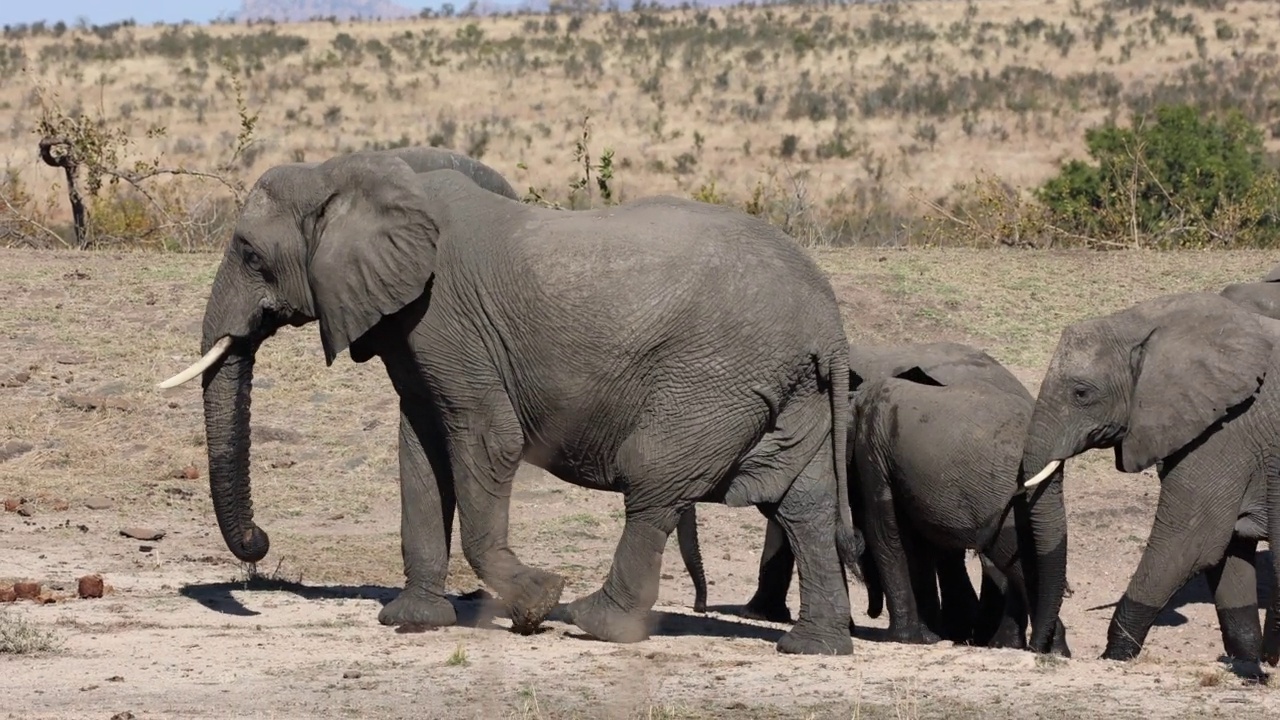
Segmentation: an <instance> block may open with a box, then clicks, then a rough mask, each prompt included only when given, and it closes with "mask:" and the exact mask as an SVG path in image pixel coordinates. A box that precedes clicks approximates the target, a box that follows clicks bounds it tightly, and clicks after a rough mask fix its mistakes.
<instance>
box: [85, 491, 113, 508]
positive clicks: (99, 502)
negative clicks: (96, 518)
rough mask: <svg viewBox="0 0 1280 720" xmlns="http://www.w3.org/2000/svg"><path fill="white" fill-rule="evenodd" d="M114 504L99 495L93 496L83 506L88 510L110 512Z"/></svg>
mask: <svg viewBox="0 0 1280 720" xmlns="http://www.w3.org/2000/svg"><path fill="white" fill-rule="evenodd" d="M113 505H114V503H112V502H111V501H110V500H108V499H107V498H104V497H102V496H101V495H94V496H93V497H91V498H89V499H88V500H85V501H84V506H85V507H87V508H89V509H90V510H110V509H111V508H112V506H113Z"/></svg>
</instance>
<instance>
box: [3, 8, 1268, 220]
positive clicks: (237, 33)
mask: <svg viewBox="0 0 1280 720" xmlns="http://www.w3.org/2000/svg"><path fill="white" fill-rule="evenodd" d="M1278 34H1280V17H1277V15H1276V13H1275V11H1274V7H1273V6H1272V4H1271V3H1269V2H1264V1H1261V0H1242V1H1240V2H1224V1H1222V0H1195V1H1194V2H1188V1H1183V0H1157V1H1156V2H1150V3H1147V2H1138V1H1137V0H1079V1H1073V2H1068V1H1067V0H1055V1H1053V2H1047V3H1045V2H1023V1H1013V0H1005V1H1002V2H968V3H962V2H951V1H948V2H943V1H941V0H928V1H923V2H908V3H894V4H852V5H847V6H828V7H823V6H817V5H812V6H788V7H771V8H759V9H752V8H722V9H712V10H703V11H695V10H672V11H664V12H655V11H646V12H645V13H643V14H637V13H618V14H598V15H589V16H585V17H581V18H571V17H570V16H567V15H561V16H558V17H552V18H548V17H545V16H525V17H520V16H511V17H484V18H450V19H441V18H437V19H429V20H412V21H397V22H381V23H359V22H347V23H326V22H319V23H305V24H287V25H276V26H261V25H258V26H252V27H244V26H225V25H224V26H212V27H202V28H196V27H189V28H174V27H159V28H156V27H116V28H113V29H112V28H100V29H97V30H96V31H90V30H84V31H80V30H68V31H66V32H65V33H64V34H62V35H61V36H59V37H54V36H53V34H52V33H51V32H46V33H44V34H41V35H38V36H31V35H22V36H18V35H17V34H16V33H10V34H9V35H8V36H6V37H5V38H4V39H3V40H0V109H2V110H4V111H6V112H7V114H8V115H10V116H11V117H12V120H11V122H10V126H9V127H8V128H7V129H6V130H7V132H6V133H5V134H4V135H3V137H0V158H3V159H5V160H6V161H7V162H8V164H9V165H10V167H11V168H12V169H15V170H17V171H19V172H20V173H21V174H22V177H23V178H24V180H25V182H26V183H27V184H28V185H29V186H30V188H31V189H32V195H33V197H35V198H36V199H37V200H39V199H40V198H45V197H46V196H48V193H49V191H50V189H51V188H52V187H54V186H55V185H57V183H58V182H59V181H60V179H61V174H60V171H57V170H55V169H53V168H48V167H44V166H42V165H40V164H39V161H38V158H37V157H36V151H35V147H36V140H37V138H36V137H35V136H33V135H32V134H31V131H32V129H33V128H34V127H35V126H36V122H37V119H38V118H39V117H40V115H41V112H42V108H43V107H44V104H46V103H47V102H49V101H51V100H56V102H58V103H59V104H60V105H61V106H62V107H63V108H64V109H66V110H69V111H74V110H77V109H78V110H80V111H83V112H85V113H89V114H93V115H100V116H101V117H102V118H103V119H104V120H105V122H106V123H107V125H108V126H109V127H119V128H128V130H129V134H130V136H131V137H133V138H135V140H136V144H135V145H134V146H133V147H132V149H131V150H130V152H129V153H126V155H128V156H129V157H131V158H154V157H156V156H157V155H158V156H161V157H163V158H165V159H166V160H167V162H168V165H170V166H178V165H185V166H186V167H189V168H208V167H212V166H214V165H216V164H218V163H219V162H221V161H223V160H225V159H226V158H227V157H228V156H229V154H230V152H231V146H232V145H234V142H235V136H236V132H237V127H238V121H237V115H236V113H237V109H236V103H235V98H234V95H235V93H234V91H233V88H232V84H231V82H230V79H229V78H230V77H231V75H228V71H226V70H224V67H223V65H228V67H230V72H231V74H233V75H235V76H236V77H240V78H241V79H242V81H243V82H244V85H245V89H246V92H247V100H248V105H249V107H250V108H251V109H252V110H254V111H255V112H257V113H259V115H260V122H259V125H258V132H257V136H256V137H257V144H256V145H254V146H253V147H252V148H250V151H249V152H246V153H245V154H244V155H243V156H242V157H241V158H240V161H239V162H238V163H237V168H236V171H237V172H239V173H243V175H244V176H245V177H246V178H248V179H250V180H251V179H252V178H254V177H256V176H257V174H259V173H260V172H261V171H262V170H263V169H264V168H266V167H268V166H270V165H274V164H277V163H281V162H286V161H291V160H297V159H310V160H315V159H320V158H324V157H328V156H330V155H332V154H334V153H336V152H340V151H347V150H356V149H362V148H369V147H385V146H388V145H392V144H409V143H412V144H421V143H434V144H443V145H446V146H452V147H454V148H456V149H459V150H461V151H464V152H467V153H470V154H472V155H475V156H478V157H481V158H482V159H483V160H485V161H486V162H489V163H491V164H492V165H494V166H495V167H496V168H497V169H499V170H500V171H501V172H502V173H504V174H505V175H506V176H507V177H508V178H510V179H511V180H512V181H513V184H515V185H516V186H517V187H518V188H519V189H520V190H525V189H526V188H530V189H537V190H538V191H539V192H540V193H541V194H543V195H545V196H548V197H550V198H552V199H556V198H562V197H563V196H564V195H565V194H566V193H567V187H568V185H569V183H570V181H571V180H572V179H573V178H574V177H575V173H576V171H577V169H575V168H574V167H573V164H572V161H571V152H572V148H573V144H574V142H575V140H577V139H578V137H579V135H580V124H581V121H582V119H583V117H584V116H590V123H591V128H592V135H591V139H590V145H591V148H590V149H591V152H592V155H593V157H597V156H598V153H599V152H601V151H602V150H603V149H604V148H612V149H613V150H614V152H615V159H614V163H615V168H616V179H615V183H614V185H615V187H616V189H617V191H618V192H619V193H620V195H621V196H622V197H624V198H625V197H636V196H640V195H649V194H654V193H662V192H674V193H680V194H695V195H698V196H700V197H704V198H707V197H710V198H724V199H726V200H728V201H732V202H736V203H746V202H748V201H749V200H750V198H751V197H752V195H753V191H754V190H755V188H756V187H757V185H761V186H762V189H763V191H764V193H765V195H766V196H767V197H770V198H774V199H775V201H776V202H778V203H782V204H784V205H785V206H786V207H785V208H783V209H781V210H780V211H779V213H776V214H783V215H795V214H797V213H811V214H820V215H821V216H822V217H823V220H824V223H823V224H822V229H821V230H820V231H818V230H812V231H810V232H811V234H814V235H815V236H814V237H811V238H807V239H810V240H813V241H815V242H818V243H824V242H848V241H853V240H857V241H862V242H864V243H865V242H873V241H875V242H888V243H900V242H905V241H906V240H908V239H909V237H910V236H911V235H912V233H917V232H920V228H919V227H918V226H917V225H915V224H913V220H912V219H913V218H914V217H915V216H916V215H918V214H919V211H920V210H921V206H920V205H919V204H918V203H917V202H916V201H917V200H918V199H924V200H934V199H938V198H941V197H944V196H949V195H953V194H954V193H955V191H956V188H957V186H958V185H960V184H963V183H969V182H971V181H973V180H974V178H975V175H976V174H978V173H989V174H990V175H992V176H994V177H995V178H998V179H1000V180H1001V181H1003V182H1006V183H1009V184H1010V185H1011V186H1012V187H1013V188H1017V189H1026V188H1028V187H1030V186H1032V185H1035V184H1038V183H1039V182H1041V181H1043V180H1044V179H1045V178H1047V177H1048V176H1049V175H1050V174H1051V173H1052V172H1053V170H1054V168H1055V167H1056V163H1057V162H1058V161H1059V160H1060V159H1061V158H1064V157H1072V156H1078V155H1079V154H1081V152H1082V148H1083V141H1082V136H1083V131H1084V129H1085V128H1087V127H1089V126H1090V125H1093V124H1095V123H1097V122H1099V121H1101V120H1103V119H1105V118H1108V117H1119V118H1121V119H1124V118H1127V117H1128V114H1129V111H1130V110H1132V109H1134V108H1143V107H1147V106H1149V105H1150V104H1152V103H1153V102H1156V101H1162V100H1168V101H1175V102H1182V101H1186V102H1194V103H1197V104H1200V105H1202V106H1203V107H1205V108H1207V109H1215V108H1222V107H1228V106H1230V107H1240V108H1242V109H1244V110H1245V112H1246V114H1247V115H1249V116H1250V118H1251V119H1253V120H1254V121H1255V122H1259V123H1269V122H1271V121H1272V120H1273V118H1272V117H1271V110H1270V104H1269V98H1272V97H1274V95H1275V93H1276V92H1277V90H1278V89H1280V69H1277V52H1276V48H1277V45H1276V40H1275V39H1274V38H1275V37H1276V36H1277V35H1278ZM19 68H22V69H23V72H21V73H20V72H18V69H19ZM37 90H39V91H37ZM156 127H163V128H164V132H163V134H159V135H156V136H155V137H147V136H146V131H147V130H148V129H149V128H156ZM1269 142H1270V143H1271V144H1272V145H1273V146H1274V145H1275V144H1276V142H1277V140H1276V139H1274V138H1270V139H1269ZM192 192H194V190H193V191H192ZM57 199H58V200H59V202H58V205H57V207H59V208H63V207H64V206H65V201H64V200H62V198H61V197H60V196H58V198H57ZM904 223H906V225H905V227H904Z"/></svg>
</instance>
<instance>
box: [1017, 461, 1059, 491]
mask: <svg viewBox="0 0 1280 720" xmlns="http://www.w3.org/2000/svg"><path fill="white" fill-rule="evenodd" d="M1059 467H1062V461H1061V460H1051V461H1049V464H1048V465H1045V466H1044V469H1043V470H1041V471H1040V472H1038V473H1036V474H1035V477H1032V478H1031V479H1030V480H1028V481H1026V482H1025V483H1023V484H1022V486H1023V487H1025V488H1033V487H1035V486H1037V485H1039V484H1040V483H1042V482H1044V481H1045V478H1048V477H1049V476H1050V475H1052V474H1053V472H1054V471H1055V470H1057V469H1058V468H1059Z"/></svg>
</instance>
